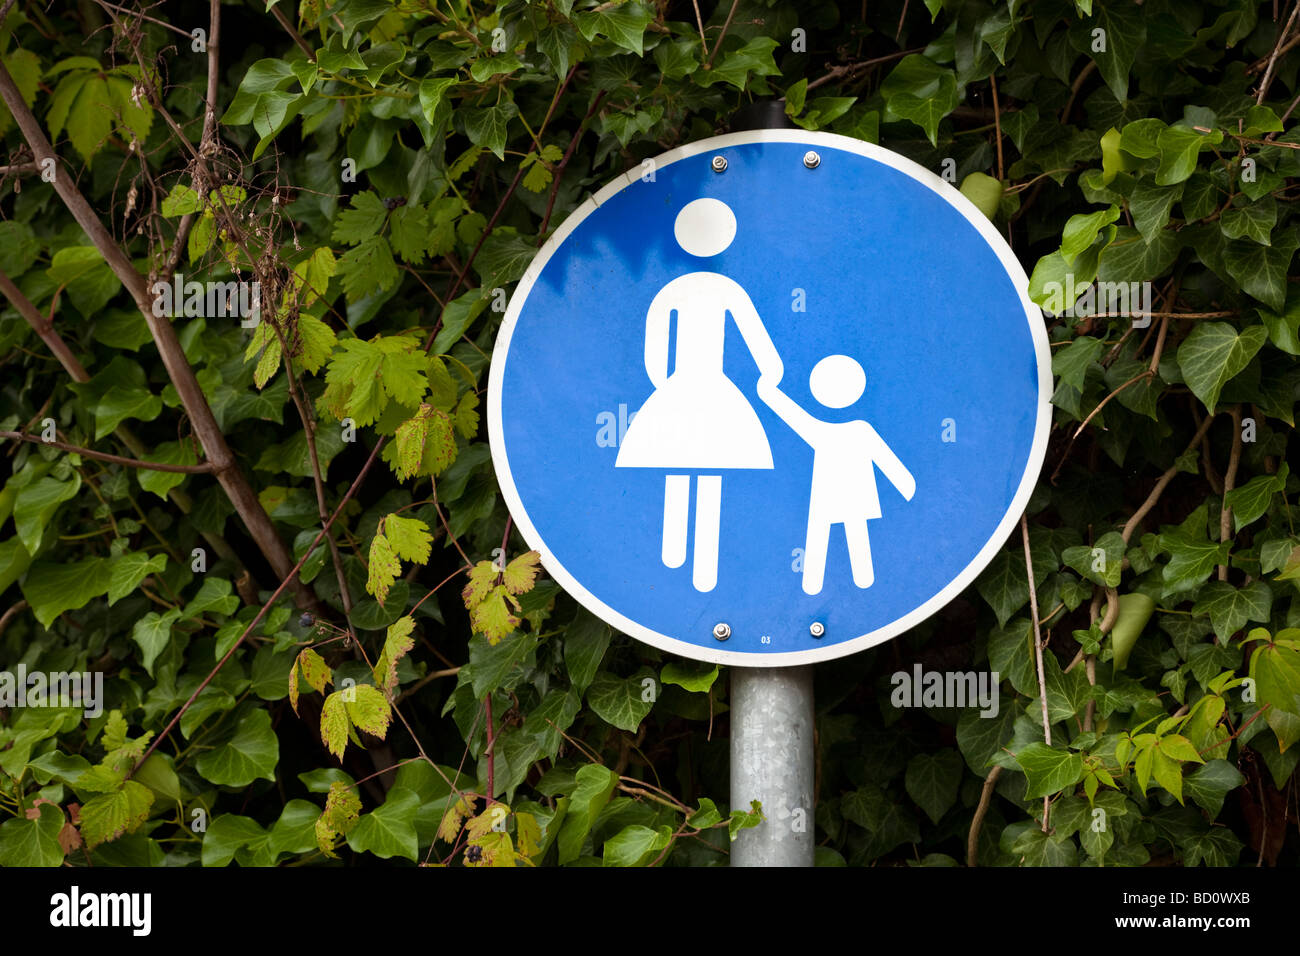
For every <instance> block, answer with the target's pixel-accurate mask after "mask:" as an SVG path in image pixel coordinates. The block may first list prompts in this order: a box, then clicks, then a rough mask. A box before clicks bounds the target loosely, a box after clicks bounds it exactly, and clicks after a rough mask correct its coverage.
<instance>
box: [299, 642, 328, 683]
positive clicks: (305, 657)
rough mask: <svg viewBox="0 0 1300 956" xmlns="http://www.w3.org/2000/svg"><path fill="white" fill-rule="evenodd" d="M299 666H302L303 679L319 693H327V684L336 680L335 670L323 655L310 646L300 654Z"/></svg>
mask: <svg viewBox="0 0 1300 956" xmlns="http://www.w3.org/2000/svg"><path fill="white" fill-rule="evenodd" d="M298 666H299V667H301V668H302V676H303V679H304V680H305V681H306V682H307V684H308V686H310V687H311V688H312V690H314V691H316V693H318V694H323V693H325V685H326V684H328V683H331V682H332V681H333V680H334V672H333V671H332V670H330V666H329V665H328V664H326V663H325V658H323V657H321V656H320V655H319V654H317V653H316V652H315V651H313V650H312V649H311V648H310V647H305V648H303V650H302V653H300V654H299V655H298Z"/></svg>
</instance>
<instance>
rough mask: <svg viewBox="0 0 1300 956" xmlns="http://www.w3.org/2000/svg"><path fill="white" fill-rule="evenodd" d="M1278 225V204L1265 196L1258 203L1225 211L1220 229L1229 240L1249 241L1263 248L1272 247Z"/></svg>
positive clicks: (1220, 219)
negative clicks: (1272, 236)
mask: <svg viewBox="0 0 1300 956" xmlns="http://www.w3.org/2000/svg"><path fill="white" fill-rule="evenodd" d="M1276 225H1277V202H1276V201H1275V200H1274V199H1273V197H1272V196H1265V197H1264V198H1262V199H1260V200H1259V201H1258V202H1253V203H1248V204H1247V205H1245V206H1236V207H1233V208H1231V209H1225V210H1224V211H1223V215H1222V216H1221V217H1220V218H1219V228H1220V229H1222V230H1223V234H1224V235H1225V236H1227V237H1228V238H1229V239H1249V240H1250V241H1251V242H1257V243H1259V244H1260V245H1262V246H1268V245H1272V241H1271V239H1270V236H1271V235H1272V232H1273V227H1274V226H1276Z"/></svg>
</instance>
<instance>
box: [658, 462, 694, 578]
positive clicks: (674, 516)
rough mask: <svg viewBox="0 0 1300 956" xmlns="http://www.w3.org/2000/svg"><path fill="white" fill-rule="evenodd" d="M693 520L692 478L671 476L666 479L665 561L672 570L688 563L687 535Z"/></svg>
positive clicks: (663, 552) (663, 554)
mask: <svg viewBox="0 0 1300 956" xmlns="http://www.w3.org/2000/svg"><path fill="white" fill-rule="evenodd" d="M690 519H691V476H690V475H669V476H668V477H666V478H665V479H664V540H663V551H662V556H663V561H664V565H665V566H667V567H670V568H680V567H681V566H682V565H683V564H685V563H686V534H687V532H688V531H689V530H690Z"/></svg>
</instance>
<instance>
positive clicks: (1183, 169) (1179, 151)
mask: <svg viewBox="0 0 1300 956" xmlns="http://www.w3.org/2000/svg"><path fill="white" fill-rule="evenodd" d="M1210 142H1211V137H1208V136H1204V135H1202V134H1201V133H1198V132H1196V131H1195V130H1192V129H1188V128H1186V127H1184V126H1167V127H1165V128H1164V129H1162V130H1161V131H1160V132H1159V134H1157V136H1156V150H1157V152H1158V154H1159V156H1160V167H1159V168H1158V169H1157V170H1156V185H1157V186H1173V185H1175V184H1177V183H1181V182H1182V181H1183V180H1185V179H1187V177H1189V176H1191V175H1192V173H1193V172H1195V171H1196V158H1197V156H1198V154H1199V153H1200V151H1201V146H1202V145H1208V144H1209V143H1210Z"/></svg>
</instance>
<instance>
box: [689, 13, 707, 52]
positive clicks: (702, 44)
mask: <svg viewBox="0 0 1300 956" xmlns="http://www.w3.org/2000/svg"><path fill="white" fill-rule="evenodd" d="M691 6H693V7H695V25H696V26H697V27H699V30H700V49H701V50H702V51H703V52H704V55H705V56H708V55H709V44H708V41H707V40H705V39H704V18H703V17H701V16H700V0H691Z"/></svg>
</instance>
